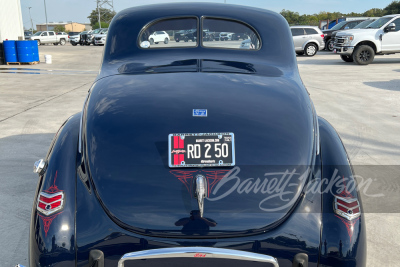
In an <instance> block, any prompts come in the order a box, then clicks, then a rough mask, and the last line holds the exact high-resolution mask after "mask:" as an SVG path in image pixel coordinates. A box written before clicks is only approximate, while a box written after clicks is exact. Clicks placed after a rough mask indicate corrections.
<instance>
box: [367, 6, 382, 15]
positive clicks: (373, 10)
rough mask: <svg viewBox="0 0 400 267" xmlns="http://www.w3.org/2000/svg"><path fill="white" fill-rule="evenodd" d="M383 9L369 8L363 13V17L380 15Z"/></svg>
mask: <svg viewBox="0 0 400 267" xmlns="http://www.w3.org/2000/svg"><path fill="white" fill-rule="evenodd" d="M382 16H383V9H381V8H371V9H370V10H367V11H365V12H364V13H363V17H382Z"/></svg>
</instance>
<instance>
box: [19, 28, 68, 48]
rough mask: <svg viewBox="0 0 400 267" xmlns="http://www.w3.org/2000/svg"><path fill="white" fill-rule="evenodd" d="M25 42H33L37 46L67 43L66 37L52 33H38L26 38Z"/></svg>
mask: <svg viewBox="0 0 400 267" xmlns="http://www.w3.org/2000/svg"><path fill="white" fill-rule="evenodd" d="M26 40H35V41H37V43H38V45H41V44H54V45H58V44H60V45H65V44H66V43H67V41H68V36H67V35H63V34H56V33H55V32H54V31H39V32H36V33H35V34H33V35H31V36H29V37H27V38H26Z"/></svg>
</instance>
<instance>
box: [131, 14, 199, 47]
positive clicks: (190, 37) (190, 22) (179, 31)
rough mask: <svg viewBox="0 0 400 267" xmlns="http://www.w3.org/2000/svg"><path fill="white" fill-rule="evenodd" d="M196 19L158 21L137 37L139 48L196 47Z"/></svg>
mask: <svg viewBox="0 0 400 267" xmlns="http://www.w3.org/2000/svg"><path fill="white" fill-rule="evenodd" d="M197 29H198V21H197V18H194V17H188V18H174V19H164V20H159V21H157V22H155V23H152V24H150V25H149V26H147V27H146V28H145V29H144V30H142V32H141V33H140V35H139V46H140V47H141V48H147V49H152V48H174V47H196V46H197Z"/></svg>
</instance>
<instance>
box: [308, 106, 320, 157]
mask: <svg viewBox="0 0 400 267" xmlns="http://www.w3.org/2000/svg"><path fill="white" fill-rule="evenodd" d="M310 102H311V105H312V109H313V116H314V127H315V129H313V132H314V138H315V139H314V140H315V146H316V154H317V155H319V153H320V140H319V123H318V116H317V111H316V110H315V106H314V102H313V101H312V100H311V98H310Z"/></svg>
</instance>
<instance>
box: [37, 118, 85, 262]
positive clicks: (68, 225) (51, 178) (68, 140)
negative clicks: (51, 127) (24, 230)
mask: <svg viewBox="0 0 400 267" xmlns="http://www.w3.org/2000/svg"><path fill="white" fill-rule="evenodd" d="M79 124H80V113H78V114H75V115H73V116H72V117H70V118H69V119H68V120H67V121H66V122H65V123H64V124H63V125H62V126H61V128H60V130H59V131H58V132H57V133H56V135H55V137H54V140H53V142H52V145H51V147H50V149H49V152H48V154H47V156H46V158H45V160H46V161H47V162H48V168H47V170H46V172H45V173H44V175H42V176H39V182H38V187H37V191H36V195H35V198H34V201H33V203H34V204H33V209H32V217H31V226H30V240H29V256H30V266H31V267H36V266H74V265H75V185H76V160H77V148H78V135H79ZM43 191H45V192H60V191H62V192H64V197H65V203H64V208H63V209H62V210H60V211H58V212H56V213H55V214H51V215H49V216H46V215H44V214H41V213H39V212H38V211H37V209H36V205H37V198H38V194H39V193H40V192H43Z"/></svg>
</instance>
